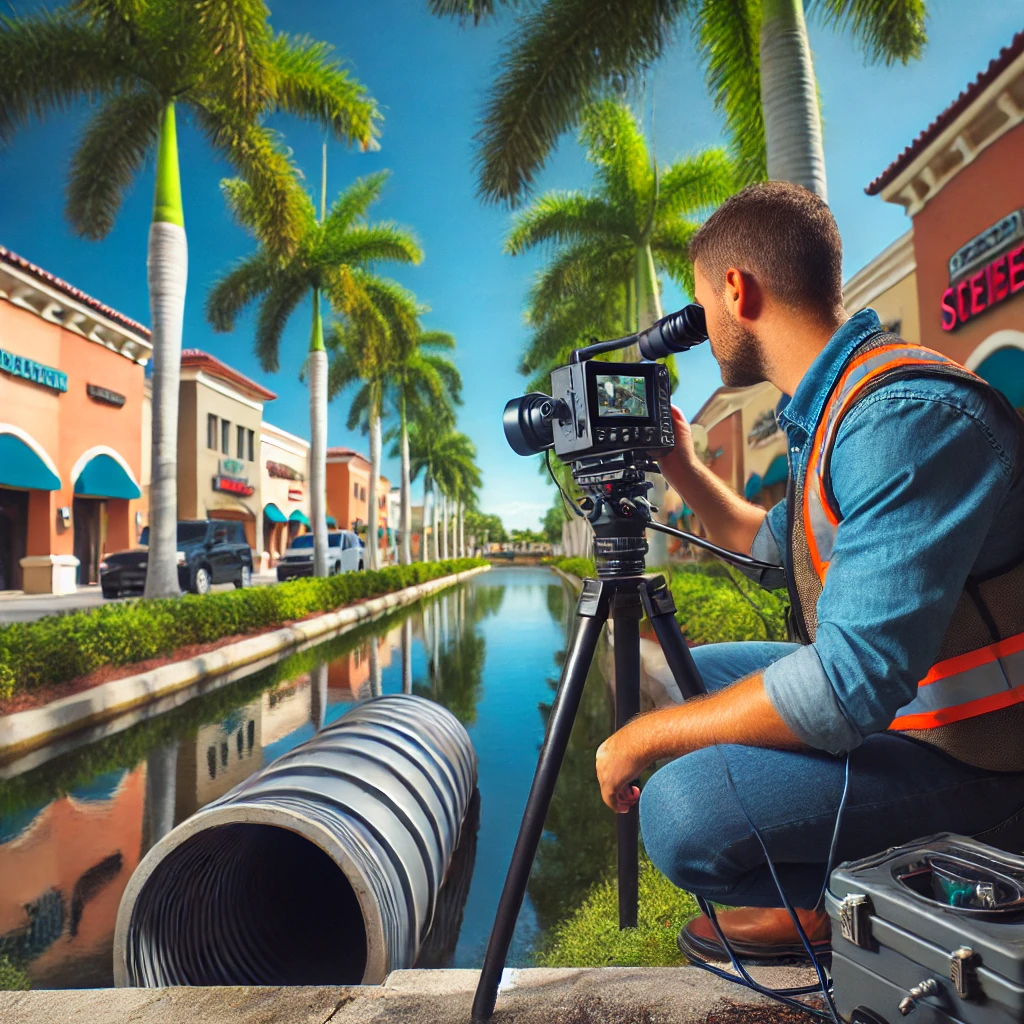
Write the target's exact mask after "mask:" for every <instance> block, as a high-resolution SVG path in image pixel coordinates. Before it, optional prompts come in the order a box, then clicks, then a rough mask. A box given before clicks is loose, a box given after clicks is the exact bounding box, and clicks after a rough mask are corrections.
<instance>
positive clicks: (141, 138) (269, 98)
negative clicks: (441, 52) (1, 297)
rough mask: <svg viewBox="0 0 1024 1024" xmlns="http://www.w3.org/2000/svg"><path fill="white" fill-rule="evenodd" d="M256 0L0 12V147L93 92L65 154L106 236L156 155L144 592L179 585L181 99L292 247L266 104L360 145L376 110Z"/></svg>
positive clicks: (282, 166) (334, 64) (89, 216)
mask: <svg viewBox="0 0 1024 1024" xmlns="http://www.w3.org/2000/svg"><path fill="white" fill-rule="evenodd" d="M269 16H270V12H269V10H268V8H267V6H266V4H265V3H264V2H263V0H199V2H197V3H195V4H193V5H187V4H184V3H181V2H180V0H148V2H146V3H140V2H137V0H120V2H115V0H75V2H74V3H72V4H70V5H69V6H67V7H61V8H57V9H56V10H53V11H41V12H38V13H33V14H29V15H24V16H19V17H14V18H3V19H0V67H2V68H3V69H4V70H3V74H2V75H0V143H5V144H6V143H9V142H10V140H11V138H12V137H13V135H14V133H15V131H16V130H17V129H18V128H20V127H22V126H23V125H24V124H26V123H27V122H29V121H30V120H32V119H33V118H37V117H43V116H45V115H46V114H49V113H51V112H53V111H63V110H65V109H67V108H68V107H69V106H71V105H72V104H74V103H75V102H76V101H78V100H81V99H87V100H90V101H92V102H97V103H98V104H99V106H98V109H97V110H96V111H95V113H94V114H93V115H92V119H91V120H90V121H89V123H88V125H87V126H86V129H85V132H84V133H83V135H82V138H81V141H80V143H79V145H78V148H77V150H76V151H75V153H74V154H73V156H72V158H71V168H70V175H69V181H68V189H67V215H68V219H69V220H70V222H71V225H72V227H73V228H74V230H75V231H76V232H77V233H78V234H80V235H82V236H83V237H85V238H89V239H93V240H99V239H102V238H104V237H106V235H107V234H108V233H109V232H110V229H111V228H112V227H113V225H114V221H115V220H116V218H117V214H118V211H119V210H120V207H121V202H122V200H123V198H124V196H125V194H126V193H127V192H128V191H129V189H130V188H131V186H132V183H133V182H134V180H135V178H136V177H137V175H138V174H139V172H140V171H141V170H142V168H143V167H144V165H145V163H146V160H147V158H148V157H149V156H151V155H152V154H154V153H155V154H156V194H155V198H154V203H153V220H152V224H151V226H150V229H149V253H148V259H147V264H148V279H149V296H150V313H151V317H152V327H153V461H152V485H151V491H150V530H149V532H150V541H149V549H150V553H149V559H148V563H149V564H148V568H147V573H146V596H147V597H162V596H171V595H175V594H178V593H179V588H178V571H177V568H176V551H177V537H176V521H177V423H178V382H179V376H180V363H181V336H182V322H183V317H184V307H185V284H186V277H187V263H188V253H187V245H186V238H185V218H184V214H183V208H182V200H181V182H180V175H179V169H178V142H177V120H176V116H177V110H178V108H179V107H180V108H182V109H183V110H185V111H187V113H188V115H189V118H190V119H191V120H192V122H193V123H194V124H195V125H196V127H197V128H198V129H199V130H200V131H201V132H202V133H203V134H204V135H205V136H206V138H207V140H208V141H209V143H210V145H211V146H212V147H213V149H214V151H215V152H216V153H217V154H218V156H221V157H223V158H224V159H225V160H227V161H228V162H229V163H230V164H231V165H232V166H233V167H234V168H235V169H236V170H238V171H239V172H240V173H242V174H244V175H245V176H246V177H247V178H248V180H249V181H251V182H252V188H253V191H254V193H255V194H256V195H257V196H258V197H259V205H260V207H261V209H262V210H263V211H264V219H265V221H266V224H267V226H268V232H269V233H270V234H272V235H273V236H274V240H275V242H276V244H278V245H279V246H280V247H281V248H282V249H283V250H289V249H292V248H294V246H295V245H296V244H297V242H298V234H297V231H296V227H295V225H296V222H297V218H296V213H297V207H296V190H295V188H294V185H293V174H292V168H291V166H290V164H289V160H288V158H287V156H286V155H285V153H284V151H283V150H282V149H281V148H280V147H279V146H278V145H276V144H275V139H274V136H273V135H272V134H271V133H270V132H268V131H267V130H266V129H265V128H264V127H263V126H262V122H263V120H264V119H265V117H266V116H267V115H269V114H270V113H272V112H274V111H284V112H286V113H289V114H293V115H295V116H297V117H300V118H303V119H304V120H307V121H311V122H313V123H315V124H317V125H319V126H321V127H322V128H323V130H324V131H325V132H328V133H330V134H331V135H332V136H333V137H334V138H336V139H338V140H340V141H345V142H353V141H354V142H358V143H359V144H360V145H362V146H364V147H366V146H369V145H370V144H371V143H372V142H373V140H374V137H375V135H376V123H377V120H378V117H379V115H378V112H377V108H376V105H375V104H374V103H373V101H372V100H371V99H370V98H369V96H368V95H367V93H366V90H365V89H364V88H363V87H362V86H361V85H360V84H359V83H358V82H356V81H355V80H354V79H353V78H352V77H351V76H350V75H349V74H348V72H347V71H345V70H344V69H343V68H342V66H341V64H340V63H339V62H338V61H337V60H335V59H334V57H333V56H332V50H331V48H330V47H329V46H327V45H326V44H324V43H319V42H315V41H313V40H311V39H307V38H292V37H289V36H286V35H283V34H275V33H274V32H273V30H272V29H271V26H270V23H269Z"/></svg>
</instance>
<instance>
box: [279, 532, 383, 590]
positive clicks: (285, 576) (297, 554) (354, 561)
mask: <svg viewBox="0 0 1024 1024" xmlns="http://www.w3.org/2000/svg"><path fill="white" fill-rule="evenodd" d="M363 564H364V556H363V542H362V541H361V540H360V539H359V538H358V537H357V536H356V535H355V534H354V533H353V532H352V531H351V530H331V531H330V532H329V533H328V534H327V571H328V572H329V573H330V574H331V575H332V576H333V575H335V573H339V572H353V571H356V570H359V569H362V568H363ZM312 575H313V534H311V533H300V534H299V535H298V537H296V538H295V539H294V540H293V541H292V542H291V544H289V545H288V548H287V550H286V551H285V553H284V554H283V555H282V556H281V560H280V561H279V562H278V563H277V578H278V580H279V581H281V582H283V581H284V580H290V579H294V578H295V577H296V576H312Z"/></svg>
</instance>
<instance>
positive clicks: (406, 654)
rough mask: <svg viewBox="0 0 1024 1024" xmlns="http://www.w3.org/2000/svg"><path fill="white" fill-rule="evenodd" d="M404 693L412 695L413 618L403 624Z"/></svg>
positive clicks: (410, 617)
mask: <svg viewBox="0 0 1024 1024" xmlns="http://www.w3.org/2000/svg"><path fill="white" fill-rule="evenodd" d="M402 693H412V616H411V615H410V616H409V617H408V618H407V619H406V620H405V621H404V622H403V623H402Z"/></svg>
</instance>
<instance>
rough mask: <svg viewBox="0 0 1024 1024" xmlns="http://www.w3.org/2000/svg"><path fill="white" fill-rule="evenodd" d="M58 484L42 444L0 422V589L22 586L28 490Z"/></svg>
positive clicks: (53, 488) (53, 487)
mask: <svg viewBox="0 0 1024 1024" xmlns="http://www.w3.org/2000/svg"><path fill="white" fill-rule="evenodd" d="M60 487H61V483H60V476H59V475H58V473H57V467H56V466H55V465H54V462H53V459H51V458H50V456H49V454H48V453H47V452H46V450H45V449H44V448H43V446H42V445H41V444H39V442H38V441H36V439H35V438H34V437H32V436H31V435H30V434H28V433H26V432H25V431H24V430H22V429H21V428H20V427H16V426H14V425H13V424H10V423H0V590H21V589H22V587H23V585H24V573H23V572H22V566H21V560H22V559H23V558H24V557H25V556H26V554H27V551H28V524H29V504H30V499H31V495H32V492H42V491H59V490H60ZM38 496H39V495H38V494H37V497H38ZM44 511H45V512H46V513H48V512H49V505H47V506H46V509H45V510H44ZM40 514H42V513H40Z"/></svg>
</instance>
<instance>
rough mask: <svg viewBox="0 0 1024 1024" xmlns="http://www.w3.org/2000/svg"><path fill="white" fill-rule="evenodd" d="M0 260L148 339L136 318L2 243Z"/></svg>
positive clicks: (144, 327)
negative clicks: (44, 268) (37, 264)
mask: <svg viewBox="0 0 1024 1024" xmlns="http://www.w3.org/2000/svg"><path fill="white" fill-rule="evenodd" d="M0 262H2V263H8V264H10V265H11V266H12V267H17V268H18V269H19V270H24V271H25V272H26V273H28V274H31V275H32V276H33V277H35V278H38V279H39V280H40V281H45V282H46V283H47V284H48V285H50V286H51V287H52V288H56V289H57V291H59V292H63V293H64V294H65V295H67V296H68V297H69V298H72V299H75V300H76V301H77V302H80V303H82V305H83V306H88V307H89V308H90V309H94V310H96V312H97V313H101V314H102V315H103V316H105V317H106V318H107V319H108V320H113V321H114V322H115V323H118V324H120V325H121V326H122V327H127V328H128V329H129V330H131V331H134V332H135V333H136V334H138V335H139V336H140V337H142V338H145V339H146V340H147V341H149V340H150V330H149V328H148V327H146V326H144V325H143V324H140V323H139V322H138V321H136V320H132V319H131V318H130V317H127V316H125V315H124V313H119V312H118V311H117V310H116V309H113V308H112V307H111V306H107V305H105V304H104V303H102V302H100V301H99V299H94V298H93V297H92V296H91V295H87V294H86V293H85V292H83V291H81V290H80V289H78V288H76V287H75V286H74V285H71V284H68V283H67V281H64V280H62V279H61V278H59V277H57V275H56V274H51V273H50V272H49V271H48V270H43V268H42V267H37V266H36V265H35V264H34V263H32V262H30V261H29V260H27V259H25V257H24V256H19V255H18V254H17V253H16V252H11V250H10V249H8V248H6V247H5V246H3V245H0Z"/></svg>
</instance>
